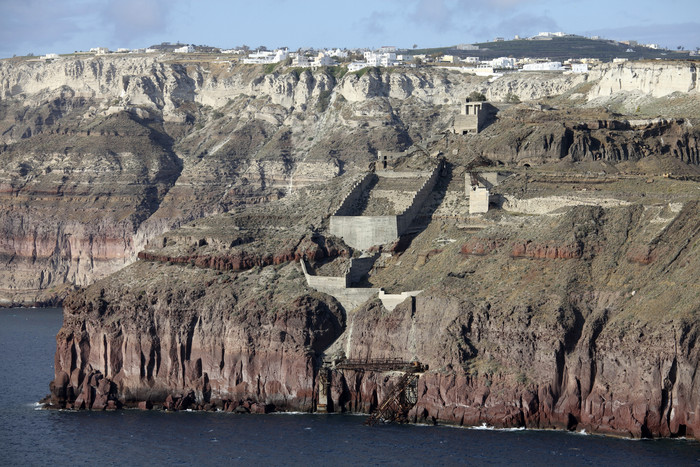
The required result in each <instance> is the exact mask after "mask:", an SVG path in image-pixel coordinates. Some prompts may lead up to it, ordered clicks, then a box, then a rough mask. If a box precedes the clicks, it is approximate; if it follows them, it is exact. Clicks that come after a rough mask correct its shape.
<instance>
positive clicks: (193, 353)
mask: <svg viewBox="0 0 700 467" xmlns="http://www.w3.org/2000/svg"><path fill="white" fill-rule="evenodd" d="M500 216H501V220H500V221H499V223H498V225H497V226H494V227H492V228H486V229H483V230H481V231H480V232H478V233H476V234H465V233H464V232H463V231H460V229H459V228H455V227H452V228H448V229H447V230H445V226H444V225H443V226H442V227H441V226H440V225H439V224H431V225H430V226H429V227H428V228H427V229H426V230H425V231H424V232H423V233H421V234H420V235H418V237H416V239H415V240H414V241H413V242H412V244H411V247H410V248H409V249H408V250H405V251H404V252H403V253H400V254H396V255H395V256H393V257H390V258H388V259H385V260H383V262H382V265H381V270H376V271H374V272H373V276H372V278H371V280H372V281H379V280H383V281H385V283H389V281H390V280H393V281H395V283H396V284H400V285H401V286H402V287H405V288H411V287H413V288H415V285H416V284H421V285H423V286H424V287H425V288H426V290H425V291H424V292H423V293H422V294H420V295H419V296H417V297H416V298H415V305H413V304H412V303H409V302H408V301H407V302H404V303H403V304H400V305H398V306H397V307H396V308H395V309H394V310H393V311H391V312H389V311H387V310H386V309H384V308H383V307H382V305H381V302H380V301H378V300H372V301H369V302H368V303H366V304H364V305H363V306H361V307H359V308H357V309H355V310H352V311H349V312H348V313H347V314H346V313H343V311H342V309H341V308H340V307H338V304H337V302H335V300H334V299H333V298H332V297H329V296H324V295H320V294H316V293H312V292H310V291H308V289H306V287H305V284H304V277H303V275H302V274H301V273H300V272H299V269H298V268H299V266H298V265H296V264H294V263H285V264H280V265H276V266H275V265H272V266H267V267H263V268H259V267H256V268H253V269H251V270H249V271H244V272H238V273H235V274H234V275H231V276H222V275H221V272H217V271H215V270H212V269H198V268H195V267H187V266H183V265H177V264H170V265H169V264H167V263H158V262H139V263H137V264H136V265H133V266H131V267H129V268H127V269H125V270H124V271H122V272H120V273H118V274H117V275H113V276H112V277H111V278H110V283H109V285H108V284H107V283H106V282H105V283H97V284H95V285H94V286H92V287H90V288H88V289H86V290H85V291H83V292H80V293H78V294H75V295H74V296H73V297H72V298H71V299H70V301H68V302H67V304H66V311H65V321H64V326H63V328H62V330H61V332H60V333H59V336H58V337H57V342H58V348H57V353H56V380H55V381H54V402H55V403H58V404H65V403H68V404H75V402H73V401H72V400H71V398H70V397H66V396H64V398H63V399H61V395H62V394H80V393H82V392H84V391H85V389H84V388H85V386H84V383H83V385H82V386H81V378H83V381H84V378H87V377H88V375H89V374H90V371H96V370H99V371H100V372H101V373H102V374H103V375H104V376H105V377H106V378H108V379H109V381H111V382H112V383H113V384H114V385H115V386H114V387H115V392H114V396H113V397H114V399H115V400H118V401H119V402H120V403H122V404H125V405H137V404H139V403H141V404H142V405H143V404H146V403H153V404H157V405H165V406H166V407H168V406H169V407H174V406H173V405H172V404H171V403H170V405H168V404H169V403H167V402H166V401H167V399H168V397H169V396H171V397H173V396H174V397H175V399H177V400H179V399H178V397H179V398H186V397H188V394H190V393H192V395H191V396H190V398H191V399H192V400H191V404H192V406H198V407H202V408H203V407H205V406H207V407H211V406H212V405H214V406H215V407H218V408H221V409H223V408H228V409H232V407H238V406H241V407H243V408H242V409H241V410H251V408H253V410H257V411H266V410H270V409H272V408H273V407H274V408H276V409H278V410H312V409H313V407H314V403H315V397H317V396H316V394H317V390H318V372H319V369H320V367H321V365H322V359H323V358H326V359H327V358H329V357H330V356H332V355H340V354H344V355H345V356H346V357H347V358H351V359H359V360H363V359H372V358H400V359H404V360H407V361H409V360H413V359H418V360H420V361H421V362H422V363H425V364H428V365H429V368H430V370H429V371H427V372H426V373H424V374H423V375H421V377H420V379H419V383H418V402H417V404H416V406H415V407H414V408H413V409H412V411H411V413H410V418H411V419H412V420H414V421H419V422H437V423H451V424H457V425H480V424H482V423H486V424H489V425H493V426H503V427H509V426H525V427H530V428H563V429H577V430H581V429H585V430H586V431H589V432H597V433H609V434H616V435H623V436H633V437H658V436H694V437H697V436H698V433H700V419H698V418H697V417H696V416H695V413H697V411H698V409H699V408H700V399H698V396H697V394H698V381H697V378H696V377H695V375H696V373H697V366H698V362H699V361H700V359H699V357H700V355H698V350H697V346H696V345H695V343H696V340H697V335H698V329H697V319H696V318H697V314H698V312H700V309H698V303H700V302H698V300H697V297H698V293H699V292H698V286H697V284H696V281H695V279H694V278H695V277H697V272H698V269H697V268H698V265H699V264H700V258H698V251H700V250H698V242H699V241H700V224H699V223H698V219H700V208H699V206H698V203H697V202H688V203H686V204H685V205H684V206H676V205H660V206H659V205H648V206H643V205H638V204H633V205H629V206H623V207H614V208H608V209H603V208H600V207H591V206H580V207H574V208H570V209H569V210H568V211H567V212H566V213H564V214H557V215H551V214H542V215H538V216H527V217H519V216H517V215H514V217H513V218H510V217H509V216H505V218H503V216H504V214H500ZM512 221H516V222H512ZM445 236H447V237H448V238H449V237H452V238H453V239H455V240H457V241H454V242H448V243H445V244H444V246H443V247H442V248H440V249H435V248H434V245H435V243H434V242H435V241H436V240H438V239H442V238H445ZM640 251H641V252H643V254H642V259H643V261H642V260H639V259H638V258H639V257H640ZM429 252H430V254H428V253H429ZM418 264H420V267H414V265H418ZM397 378H398V374H394V373H374V372H356V371H349V370H344V371H341V370H333V371H331V373H330V376H329V381H330V391H329V394H330V399H331V401H330V404H329V405H330V408H331V409H332V410H335V411H351V412H364V413H367V412H369V411H371V410H372V409H373V408H374V407H376V405H377V404H378V402H379V401H381V400H382V398H383V397H385V396H386V395H387V392H388V390H389V388H390V386H391V383H392V382H394V381H395V380H396V379H397ZM73 381H75V382H76V383H77V384H74V383H73ZM245 404H247V408H245Z"/></svg>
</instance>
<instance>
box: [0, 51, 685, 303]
mask: <svg viewBox="0 0 700 467" xmlns="http://www.w3.org/2000/svg"><path fill="white" fill-rule="evenodd" d="M694 67H695V65H694V64H693V63H679V64H675V63H669V64H665V63H664V64H657V63H639V64H623V65H619V66H617V65H616V66H608V67H605V68H602V69H601V70H600V71H597V72H595V73H591V74H590V75H589V76H586V75H561V74H547V73H539V74H537V73H535V74H511V75H505V76H503V77H501V78H499V79H497V80H487V79H486V78H483V77H476V76H471V75H465V74H462V73H458V72H452V71H449V70H444V69H430V68H422V69H415V70H410V69H407V70H390V71H387V70H384V71H379V70H369V71H368V72H366V73H362V74H359V73H358V74H353V73H347V74H345V72H344V71H343V70H342V69H340V70H338V69H320V70H316V71H313V72H312V71H309V70H306V71H304V70H298V69H287V68H284V67H281V66H280V67H278V68H277V69H276V70H274V71H273V72H272V73H266V72H265V71H264V70H263V69H262V67H255V66H242V65H239V64H237V63H236V62H235V61H230V60H226V59H223V57H216V56H212V57H211V58H203V57H201V56H200V57H198V58H196V59H189V58H183V57H181V56H177V57H176V56H172V55H161V56H151V55H148V56H105V57H75V58H70V57H64V58H60V59H58V60H54V61H31V60H22V59H8V60H3V61H0V159H1V160H2V161H3V162H4V163H3V164H2V169H0V196H1V197H2V201H3V202H2V208H1V212H0V225H1V227H0V228H1V232H2V236H1V238H2V239H3V240H2V243H0V260H2V262H3V264H4V268H3V271H2V273H0V303H2V304H6V305H7V304H12V303H25V304H32V303H35V302H39V303H42V302H44V303H47V302H60V300H61V299H62V297H63V296H65V293H66V290H68V289H70V288H71V287H73V286H84V285H87V284H90V283H91V282H93V281H95V280H97V279H99V278H101V277H105V276H106V275H108V274H109V273H111V272H114V271H116V270H118V269H119V268H121V267H124V266H125V265H128V264H130V263H132V262H133V261H134V260H135V259H136V255H137V253H138V251H140V250H141V249H142V248H143V246H144V245H145V244H146V243H147V242H148V240H149V239H152V238H154V237H155V236H157V235H158V234H160V233H162V232H165V231H167V230H169V229H172V228H177V227H178V226H180V225H183V224H184V223H187V222H188V221H191V220H193V219H197V218H201V217H205V216H209V215H213V214H217V213H222V212H227V211H230V210H231V209H234V208H236V207H237V206H243V205H252V204H257V203H266V202H269V201H271V200H275V199H278V198H280V197H282V196H285V195H286V194H288V193H290V192H293V191H294V190H295V189H297V188H300V187H303V186H307V185H309V184H314V183H318V182H320V181H325V180H329V179H332V178H334V177H336V176H338V175H341V174H342V173H346V172H350V173H352V172H355V171H357V170H364V169H365V168H366V167H367V165H368V164H369V162H371V161H372V160H373V159H374V157H376V153H377V151H379V150H385V151H397V150H398V151H400V150H405V149H409V148H416V147H418V146H421V145H422V144H424V141H426V140H427V139H428V138H430V137H431V136H432V135H435V134H440V133H441V132H442V131H444V130H445V129H446V128H448V127H449V126H450V124H451V121H452V119H453V118H454V115H455V114H456V113H457V112H458V106H457V104H458V103H460V102H461V101H462V100H463V99H464V98H465V96H467V95H469V93H471V92H472V91H477V92H481V93H484V94H485V95H487V96H488V97H489V99H491V100H492V101H494V102H496V104H497V105H499V106H500V107H501V108H502V112H501V113H500V114H499V116H498V117H497V118H496V119H494V120H493V121H491V122H490V126H489V127H488V128H487V129H486V132H485V136H486V137H484V138H471V139H469V138H467V139H465V140H464V141H462V144H461V145H459V146H456V147H457V149H458V150H459V151H460V155H461V156H462V158H463V159H465V160H469V159H470V158H474V157H486V158H490V159H492V160H494V161H500V162H507V163H515V164H519V165H523V164H529V165H532V164H541V163H546V162H549V161H553V160H554V161H556V160H560V159H565V160H568V159H571V160H574V161H581V160H606V161H611V162H614V163H618V162H625V161H628V160H631V161H637V160H639V159H642V158H648V157H649V156H650V155H669V156H671V157H675V158H677V159H680V160H681V161H683V162H684V163H690V164H697V158H698V155H697V154H698V145H697V134H696V130H695V127H694V126H693V125H692V123H691V121H692V119H693V118H695V110H693V109H697V106H688V105H687V103H683V105H682V106H681V107H677V109H680V110H676V111H675V114H674V116H675V117H677V119H676V120H669V121H658V122H656V123H653V122H652V123H649V124H647V125H641V126H640V125H636V126H635V125H631V126H630V125H629V124H626V123H625V122H626V121H627V120H625V119H622V120H621V121H619V120H620V117H619V116H616V115H613V114H611V113H610V112H609V111H607V110H604V109H602V108H601V107H600V105H603V104H605V103H606V102H608V101H609V102H616V101H615V99H618V96H623V95H624V96H626V95H627V94H629V93H628V91H632V90H636V91H635V92H637V94H639V95H641V96H651V97H653V96H667V95H670V94H669V93H670V92H673V91H677V92H676V94H673V96H676V95H678V93H679V92H682V93H683V95H682V96H681V97H679V99H681V100H683V99H685V100H686V101H687V99H692V96H694V95H695V92H696V91H695V88H694V87H693V86H694V84H693V83H694V81H693V80H694V79H695V78H693V77H694V76H695V75H694V70H695V68H694ZM670 76H672V78H673V80H672V83H673V84H672V85H669V84H668V83H669V82H670V81H669V80H670V79H671V78H668V77H670ZM667 78H668V79H667ZM611 82H619V83H622V84H620V86H617V87H615V86H611V85H609V83H611ZM669 86H671V87H669ZM513 94H515V95H518V96H519V97H520V99H522V100H527V101H538V102H540V101H546V102H549V104H555V105H556V106H557V109H558V110H556V111H554V112H551V111H541V110H540V111H535V110H533V109H531V108H529V107H528V105H526V104H523V105H520V106H515V107H512V108H510V109H507V107H508V105H505V104H498V102H499V101H504V100H505V99H506V98H507V97H508V96H511V95H513ZM553 96H560V97H553ZM606 96H607V97H606ZM603 98H606V99H608V101H601V99H603ZM587 99H588V100H590V101H591V102H590V103H589V104H587V103H586V102H585V101H586V100H587ZM655 102H656V101H654V100H652V101H644V102H642V103H641V104H640V105H641V108H642V114H639V112H637V114H635V115H634V116H633V117H634V118H635V119H637V120H640V119H642V120H643V118H644V117H645V115H652V116H655V115H656V114H655V113H654V112H656V107H655V105H656V104H655ZM683 102H685V101H683ZM605 105H607V104H605ZM640 105H637V107H640ZM679 105H680V104H679ZM572 106H579V108H578V109H577V111H576V112H572V111H571V109H572ZM581 106H584V107H586V109H581V108H580V107H581ZM545 107H546V106H545ZM549 108H551V107H549ZM573 108H575V107H573ZM684 109H685V110H684ZM637 110H639V109H637ZM581 112H583V113H584V114H586V117H585V122H583V123H582V122H581V118H582V115H581V114H580V113H581ZM645 112H646V113H645ZM628 118H631V117H628ZM650 121H651V120H650ZM625 125H627V126H625ZM613 126H614V127H615V128H614V129H615V131H611V130H612V129H613ZM421 147H422V146H421ZM436 148H437V146H436ZM438 150H439V149H438ZM666 165H668V164H666ZM665 168H666V169H667V168H668V167H658V171H657V172H658V173H661V171H663V170H664V169H665ZM666 171H668V170H666Z"/></svg>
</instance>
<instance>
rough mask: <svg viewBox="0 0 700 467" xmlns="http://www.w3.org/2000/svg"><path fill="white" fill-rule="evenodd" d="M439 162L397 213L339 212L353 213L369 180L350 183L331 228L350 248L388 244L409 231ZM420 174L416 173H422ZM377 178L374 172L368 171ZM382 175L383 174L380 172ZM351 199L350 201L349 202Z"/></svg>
mask: <svg viewBox="0 0 700 467" xmlns="http://www.w3.org/2000/svg"><path fill="white" fill-rule="evenodd" d="M442 164H443V163H442V161H440V162H439V163H438V164H437V166H436V167H435V168H434V169H433V170H432V172H429V173H430V176H429V177H428V179H427V180H426V181H425V182H424V183H423V185H422V186H421V187H420V188H419V189H418V191H417V192H416V194H415V195H413V200H412V201H411V203H410V206H409V207H408V208H407V209H406V210H405V211H404V212H402V213H401V214H399V215H398V216H349V215H341V214H342V213H348V212H352V211H353V210H352V207H353V206H354V204H355V203H356V202H357V200H358V199H359V198H360V197H361V196H362V191H363V190H364V189H365V188H366V187H367V185H368V184H369V183H370V181H371V180H372V179H369V180H368V179H367V177H365V178H363V179H362V180H360V181H359V182H358V183H357V184H355V185H354V186H353V189H352V190H351V193H350V194H349V195H348V196H346V197H345V199H344V200H343V202H342V203H341V207H340V208H338V210H337V211H336V214H335V215H333V216H331V220H330V231H331V234H333V235H335V236H336V237H340V238H342V239H343V241H345V243H346V244H348V245H349V246H351V247H353V248H357V249H361V250H366V249H368V248H370V247H372V246H375V245H384V244H386V243H391V242H393V241H395V240H396V239H397V238H399V236H400V235H403V234H405V233H406V232H407V231H408V228H409V226H410V225H411V223H412V222H413V220H414V219H415V217H416V216H417V215H418V213H419V212H420V210H421V208H422V207H423V203H424V202H425V200H426V199H427V198H428V196H429V195H430V193H431V192H432V191H433V188H435V183H437V180H438V178H439V176H440V171H441V170H442ZM403 174H404V175H403V176H404V177H406V176H414V177H415V176H416V173H410V172H408V173H403ZM422 174H423V173H419V175H422ZM368 175H372V176H374V177H376V175H375V174H368ZM382 176H384V173H383V174H382ZM349 200H351V201H349Z"/></svg>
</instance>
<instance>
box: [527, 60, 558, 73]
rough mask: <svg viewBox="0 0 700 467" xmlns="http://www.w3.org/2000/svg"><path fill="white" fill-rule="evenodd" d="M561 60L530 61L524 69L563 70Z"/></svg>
mask: <svg viewBox="0 0 700 467" xmlns="http://www.w3.org/2000/svg"><path fill="white" fill-rule="evenodd" d="M563 70H564V67H563V66H562V65H561V62H544V63H528V64H527V65H523V71H563Z"/></svg>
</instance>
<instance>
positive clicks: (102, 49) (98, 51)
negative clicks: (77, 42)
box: [90, 47, 109, 55]
mask: <svg viewBox="0 0 700 467" xmlns="http://www.w3.org/2000/svg"><path fill="white" fill-rule="evenodd" d="M90 52H93V53H95V54H97V55H105V54H108V53H109V49H108V48H107V47H93V48H92V49H90Z"/></svg>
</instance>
